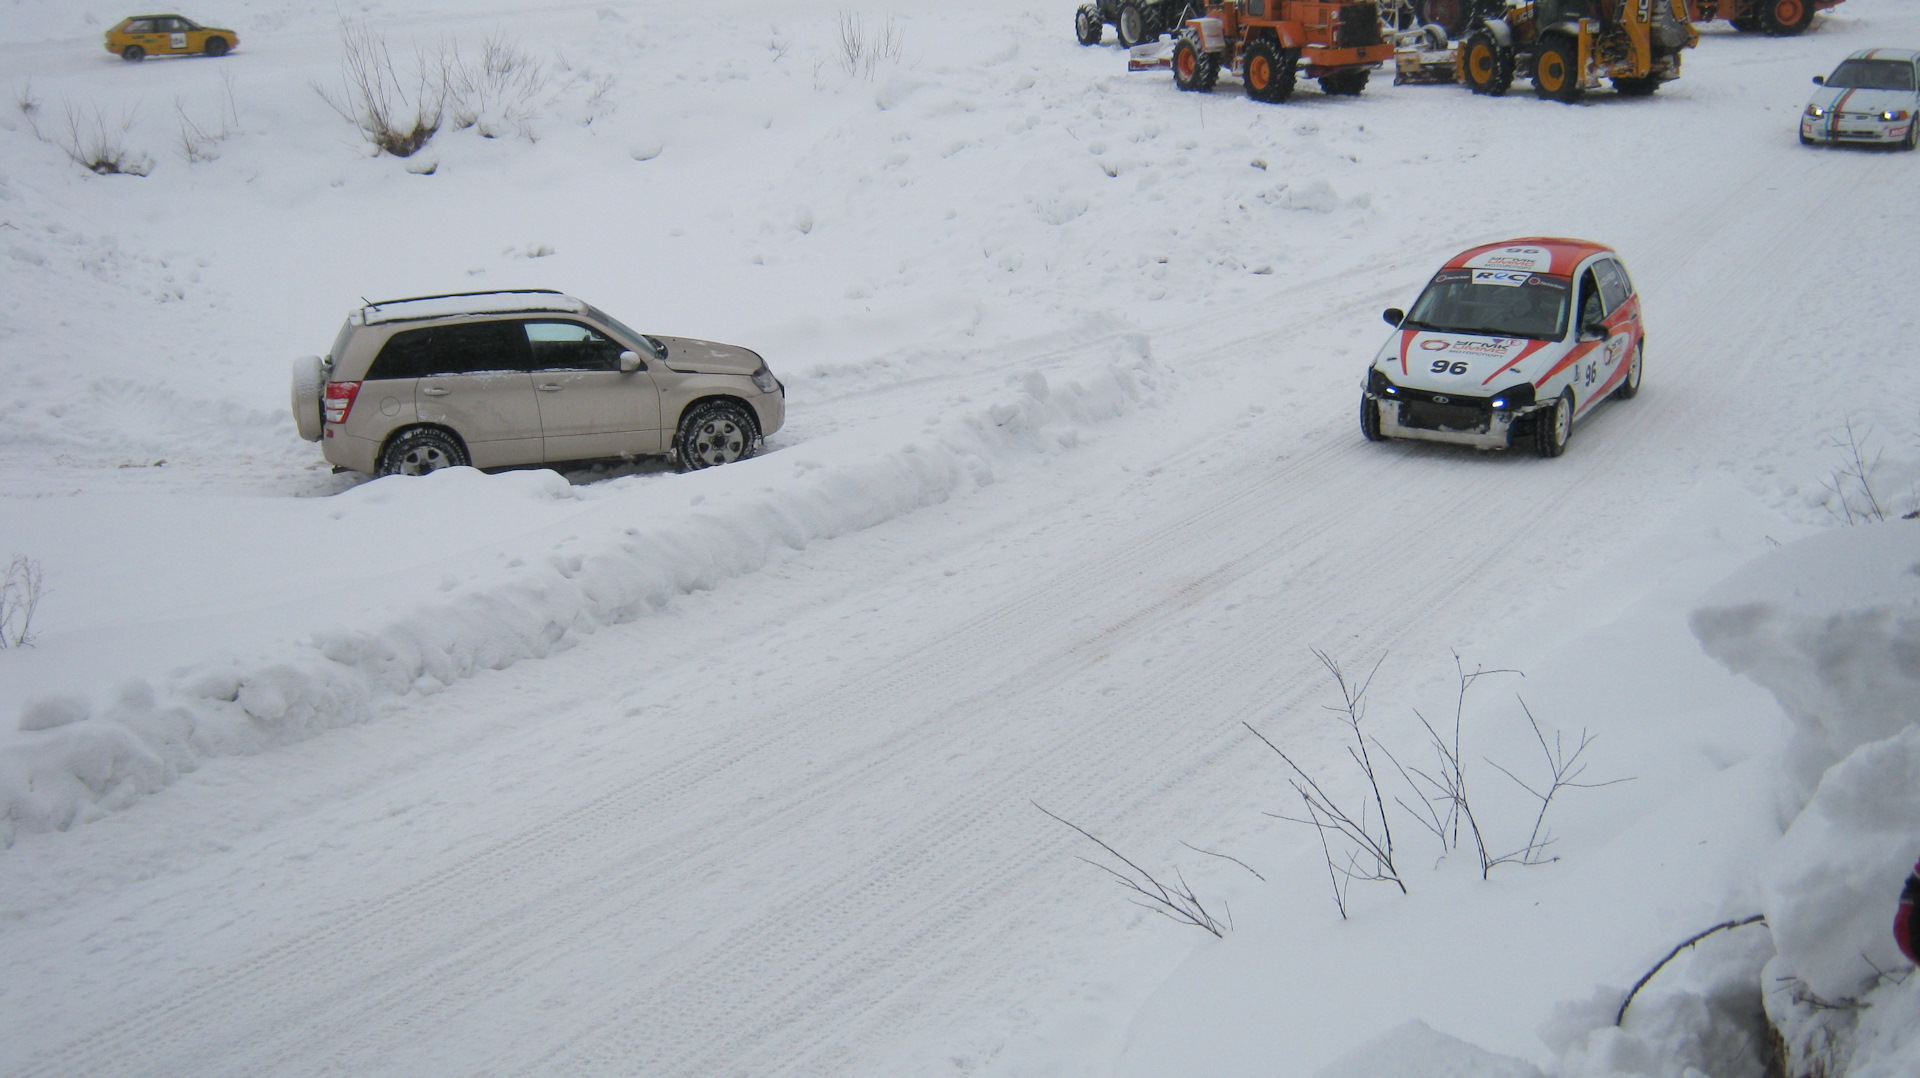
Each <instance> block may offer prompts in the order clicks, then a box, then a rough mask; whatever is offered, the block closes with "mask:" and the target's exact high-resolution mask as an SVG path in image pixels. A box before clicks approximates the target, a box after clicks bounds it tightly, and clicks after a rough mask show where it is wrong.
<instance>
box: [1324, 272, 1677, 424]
mask: <svg viewBox="0 0 1920 1078" xmlns="http://www.w3.org/2000/svg"><path fill="white" fill-rule="evenodd" d="M1386 319H1387V324H1388V325H1390V326H1393V327H1394V328H1395V330H1396V331H1397V332H1395V333H1394V335H1393V337H1392V339H1390V340H1389V341H1387V344H1386V346H1385V347H1384V348H1382V349H1380V355H1379V357H1378V358H1377V359H1375V360H1374V361H1373V367H1372V369H1370V370H1369V371H1368V372H1367V382H1366V387H1365V390H1364V393H1363V395H1362V396H1361V398H1360V430H1361V432H1362V433H1363V434H1365V435H1366V436H1367V439H1368V440H1369V441H1375V442H1377V441H1381V440H1383V439H1387V438H1420V439H1424V440H1426V441H1432V442H1453V443H1455V444H1457V445H1470V446H1474V447H1476V448H1479V449H1507V448H1511V447H1514V446H1529V445H1530V446H1532V447H1533V448H1535V449H1537V450H1539V452H1540V454H1541V455H1542V456H1548V457H1557V456H1559V455H1560V454H1561V453H1564V452H1566V448H1567V439H1568V438H1570V437H1571V436H1572V435H1573V423H1574V420H1576V419H1578V418H1580V417H1581V416H1584V415H1586V414H1587V412H1588V410H1589V409H1591V408H1592V407H1593V406H1594V405H1596V404H1598V403H1600V402H1601V401H1602V400H1604V399H1606V398H1607V397H1608V396H1617V397H1620V398H1622V399H1625V398H1628V397H1631V396H1633V395H1634V394H1636V393H1638V392H1640V365H1641V353H1642V352H1643V350H1644V348H1645V345H1646V335H1645V333H1644V332H1643V331H1642V329H1641V324H1640V297H1639V296H1638V295H1637V294H1635V292H1634V290H1633V280H1632V278H1630V277H1628V276H1627V268H1626V266H1624V265H1622V264H1621V262H1620V256H1619V255H1617V254H1615V253H1614V252H1613V251H1612V250H1610V249H1608V248H1606V247H1602V246H1600V245H1599V244H1597V243H1590V242H1588V241H1586V240H1570V239H1551V238H1545V237H1532V238H1528V239H1517V240H1508V241H1506V242H1505V243H1490V244H1487V245H1485V246H1482V247H1475V248H1473V249H1472V250H1469V251H1463V252H1461V253H1460V254H1458V255H1455V256H1454V257H1453V258H1451V259H1449V260H1448V261H1447V264H1446V265H1445V266H1443V267H1441V269H1440V272H1439V273H1436V274H1434V275H1433V280H1431V281H1429V282H1427V287H1426V290H1425V291H1423V292H1421V293H1420V298H1419V299H1417V300H1415V301H1414V304H1413V310H1411V311H1406V312H1402V311H1401V310H1399V309H1398V308H1389V309H1388V310H1387V312H1386Z"/></svg>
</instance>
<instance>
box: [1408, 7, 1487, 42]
mask: <svg viewBox="0 0 1920 1078" xmlns="http://www.w3.org/2000/svg"><path fill="white" fill-rule="evenodd" d="M1473 7H1474V5H1473V2H1472V0H1420V6H1419V11H1420V21H1421V22H1422V23H1429V24H1432V25H1434V26H1438V27H1440V29H1442V30H1445V31H1446V32H1447V37H1448V38H1449V39H1451V38H1455V37H1459V36H1460V34H1461V32H1462V31H1464V30H1466V28H1467V20H1468V19H1469V18H1471V17H1472V16H1473Z"/></svg>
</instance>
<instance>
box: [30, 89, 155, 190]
mask: <svg viewBox="0 0 1920 1078" xmlns="http://www.w3.org/2000/svg"><path fill="white" fill-rule="evenodd" d="M135 115H136V114H135V113H132V112H127V113H123V114H121V117H120V122H119V123H118V124H109V123H108V122H107V117H106V114H105V113H104V112H102V111H101V110H100V108H99V106H97V105H96V106H95V107H94V110H93V117H92V120H91V121H90V122H89V121H88V120H87V119H86V118H85V117H83V116H82V115H81V112H80V110H79V109H78V108H76V107H75V106H74V105H73V103H72V102H68V103H67V105H66V121H67V123H66V130H65V131H64V132H62V133H61V135H60V137H59V138H58V139H55V140H52V141H53V144H54V145H55V146H58V147H59V148H60V152H61V153H64V154H66V155H67V160H69V161H72V162H73V163H74V164H76V165H79V166H80V167H81V168H84V169H87V170H88V171H91V172H95V173H98V174H99V175H102V176H145V175H146V174H147V173H149V172H151V171H153V162H152V161H151V160H150V159H149V158H148V157H147V156H146V155H145V154H143V153H139V152H137V151H133V150H129V149H128V148H127V142H126V139H127V133H128V132H129V131H131V130H133V123H134V118H135ZM35 130H36V132H37V131H38V129H37V128H36V129H35Z"/></svg>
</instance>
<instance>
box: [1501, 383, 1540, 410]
mask: <svg viewBox="0 0 1920 1078" xmlns="http://www.w3.org/2000/svg"><path fill="white" fill-rule="evenodd" d="M1490 403H1491V404H1492V406H1493V410H1494V411H1496V412H1511V411H1514V410H1516V409H1519V408H1525V407H1526V406H1528V405H1529V404H1532V403H1533V383H1532V382H1521V383H1520V384H1519V385H1517V386H1508V387H1507V388H1505V389H1503V390H1501V391H1500V392H1499V393H1497V394H1495V395H1494V398H1493V400H1492V401H1491V402H1490Z"/></svg>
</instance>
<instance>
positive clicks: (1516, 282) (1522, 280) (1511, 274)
mask: <svg viewBox="0 0 1920 1078" xmlns="http://www.w3.org/2000/svg"><path fill="white" fill-rule="evenodd" d="M1532 276H1533V274H1531V273H1523V272H1521V271H1519V270H1499V269H1479V270H1474V271H1473V283H1474V284H1497V285H1504V286H1505V287H1507V288H1518V287H1520V286H1521V285H1523V284H1526V283H1527V279H1528V278H1530V277H1532Z"/></svg>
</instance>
